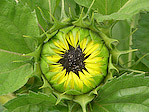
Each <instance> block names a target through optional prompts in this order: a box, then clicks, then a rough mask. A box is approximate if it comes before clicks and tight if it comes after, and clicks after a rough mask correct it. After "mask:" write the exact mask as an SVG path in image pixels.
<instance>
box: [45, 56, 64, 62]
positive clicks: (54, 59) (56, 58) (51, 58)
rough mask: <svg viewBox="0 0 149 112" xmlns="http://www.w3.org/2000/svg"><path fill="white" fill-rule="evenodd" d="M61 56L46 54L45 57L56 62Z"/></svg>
mask: <svg viewBox="0 0 149 112" xmlns="http://www.w3.org/2000/svg"><path fill="white" fill-rule="evenodd" d="M61 58H62V57H61V56H59V55H53V56H47V59H48V60H50V61H53V62H58V61H59V60H60V59H61Z"/></svg>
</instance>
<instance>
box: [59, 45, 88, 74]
mask: <svg viewBox="0 0 149 112" xmlns="http://www.w3.org/2000/svg"><path fill="white" fill-rule="evenodd" d="M85 59H86V58H85V54H83V52H82V49H81V48H80V46H78V47H77V48H74V47H73V46H71V45H69V50H67V51H66V52H65V54H64V55H63V58H62V59H60V60H59V61H58V63H61V64H62V66H63V67H64V69H66V72H68V73H69V72H70V71H72V72H74V73H75V74H77V75H79V73H78V71H81V72H82V69H84V70H86V68H85V63H84V62H83V61H84V60H85Z"/></svg>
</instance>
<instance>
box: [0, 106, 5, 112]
mask: <svg viewBox="0 0 149 112" xmlns="http://www.w3.org/2000/svg"><path fill="white" fill-rule="evenodd" d="M3 110H4V107H3V106H2V105H1V104H0V112H3Z"/></svg>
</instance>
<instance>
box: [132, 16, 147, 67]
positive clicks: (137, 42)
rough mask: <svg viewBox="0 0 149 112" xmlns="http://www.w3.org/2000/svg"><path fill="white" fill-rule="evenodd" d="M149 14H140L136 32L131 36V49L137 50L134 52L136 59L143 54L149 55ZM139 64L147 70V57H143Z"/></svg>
mask: <svg viewBox="0 0 149 112" xmlns="http://www.w3.org/2000/svg"><path fill="white" fill-rule="evenodd" d="M148 33H149V13H146V14H145V13H144V14H143V13H142V14H141V19H140V20H139V24H138V30H137V31H136V32H135V33H134V35H133V48H137V49H139V50H138V52H136V55H137V57H138V58H141V57H142V56H144V55H145V54H147V53H149V47H147V46H148V44H149V37H148ZM141 62H142V63H143V64H145V65H146V66H147V67H148V68H149V55H147V56H145V57H144V58H143V59H142V60H141Z"/></svg>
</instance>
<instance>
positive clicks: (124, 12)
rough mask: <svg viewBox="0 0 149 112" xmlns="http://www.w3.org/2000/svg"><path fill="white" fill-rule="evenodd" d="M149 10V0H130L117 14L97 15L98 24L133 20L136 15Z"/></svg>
mask: <svg viewBox="0 0 149 112" xmlns="http://www.w3.org/2000/svg"><path fill="white" fill-rule="evenodd" d="M106 1H107V0H106ZM112 1H114V0H112ZM118 2H119V0H118ZM111 3H112V2H111ZM111 3H109V4H111ZM112 8H113V6H112ZM148 9H149V1H148V0H129V1H128V2H126V3H125V4H124V5H123V6H122V7H121V8H120V9H119V10H117V11H116V12H114V13H111V14H110V15H102V13H96V14H95V18H96V20H97V21H98V22H101V21H104V20H125V19H128V18H131V17H132V16H134V15H135V14H137V13H139V12H140V11H141V10H148Z"/></svg>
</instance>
